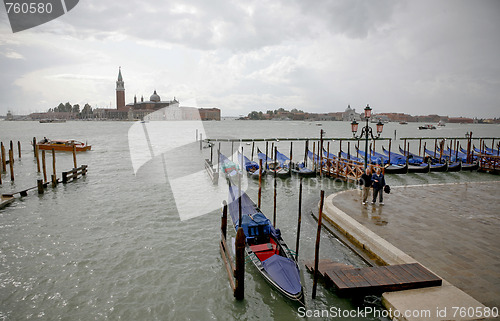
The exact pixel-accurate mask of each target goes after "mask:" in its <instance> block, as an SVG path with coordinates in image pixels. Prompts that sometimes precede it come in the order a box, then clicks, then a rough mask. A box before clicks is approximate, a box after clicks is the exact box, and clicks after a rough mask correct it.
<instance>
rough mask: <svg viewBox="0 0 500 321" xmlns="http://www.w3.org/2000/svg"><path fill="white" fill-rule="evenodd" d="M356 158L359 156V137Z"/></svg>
mask: <svg viewBox="0 0 500 321" xmlns="http://www.w3.org/2000/svg"><path fill="white" fill-rule="evenodd" d="M356 158H359V139H358V144H357V146H356Z"/></svg>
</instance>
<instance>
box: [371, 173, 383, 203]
mask: <svg viewBox="0 0 500 321" xmlns="http://www.w3.org/2000/svg"><path fill="white" fill-rule="evenodd" d="M372 186H373V200H372V204H375V202H376V201H377V194H378V195H380V196H379V203H380V205H384V186H385V179H384V175H383V174H382V173H380V168H377V169H376V170H375V174H373V175H372Z"/></svg>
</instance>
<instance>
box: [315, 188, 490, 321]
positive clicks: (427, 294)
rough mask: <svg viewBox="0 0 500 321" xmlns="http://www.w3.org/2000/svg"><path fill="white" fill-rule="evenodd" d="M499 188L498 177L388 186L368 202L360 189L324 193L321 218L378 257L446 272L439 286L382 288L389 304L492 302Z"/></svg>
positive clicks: (405, 307) (388, 262) (389, 262)
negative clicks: (375, 201)
mask: <svg viewBox="0 0 500 321" xmlns="http://www.w3.org/2000/svg"><path fill="white" fill-rule="evenodd" d="M499 192H500V181H490V182H470V183H453V184H434V185H415V186H401V187H395V186H393V187H392V190H391V193H390V194H385V195H384V198H385V206H379V205H375V206H373V205H362V204H361V191H359V190H348V191H343V192H339V193H336V194H333V195H330V196H328V197H327V198H326V200H325V210H324V219H325V220H326V221H328V222H330V223H331V224H333V225H334V226H335V227H336V228H337V230H339V231H340V233H342V234H343V235H345V236H347V238H348V239H349V240H351V242H352V243H354V244H355V245H356V246H357V247H358V248H359V249H361V250H364V251H367V252H369V253H370V254H371V255H373V256H374V257H375V258H376V260H377V261H378V262H380V263H381V264H384V265H399V264H411V263H419V264H421V265H422V266H424V267H425V268H426V269H427V270H429V271H431V272H432V273H434V274H435V275H437V276H439V277H440V278H442V279H443V283H442V286H439V287H428V288H422V289H412V290H403V291H397V292H385V293H383V295H382V303H383V304H384V306H385V307H386V308H387V309H392V310H395V309H397V310H399V311H404V310H414V309H431V310H436V308H437V307H439V309H444V308H447V309H448V311H450V310H451V309H452V308H453V307H457V306H460V307H461V306H463V307H478V309H485V308H494V307H498V306H499V304H500V283H499V282H498V280H499V279H500V270H499V269H498V262H499V260H500V247H499V243H498V236H497V235H498V229H499V228H500V223H499V221H498V207H499V206H500V199H499V198H498V193H499ZM431 319H432V320H449V319H450V316H449V315H448V319H446V318H439V317H435V318H434V317H433V318H431ZM431 319H426V320H431ZM460 319H461V320H476V319H480V318H475V317H465V318H460ZM406 320H421V319H418V318H406Z"/></svg>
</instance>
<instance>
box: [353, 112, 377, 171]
mask: <svg viewBox="0 0 500 321" xmlns="http://www.w3.org/2000/svg"><path fill="white" fill-rule="evenodd" d="M371 116H372V109H371V108H370V106H369V105H366V107H365V120H366V125H365V127H363V128H362V129H361V134H360V135H359V136H356V132H357V131H358V125H359V124H358V123H357V122H356V121H355V120H353V121H352V123H351V131H352V137H354V138H355V139H361V138H363V136H365V170H366V167H368V138H369V137H370V138H371V139H377V138H379V137H380V134H382V130H383V129H384V124H383V123H382V122H381V121H379V122H378V123H377V136H374V135H373V131H372V128H371V127H370V126H368V121H369V120H370V117H371Z"/></svg>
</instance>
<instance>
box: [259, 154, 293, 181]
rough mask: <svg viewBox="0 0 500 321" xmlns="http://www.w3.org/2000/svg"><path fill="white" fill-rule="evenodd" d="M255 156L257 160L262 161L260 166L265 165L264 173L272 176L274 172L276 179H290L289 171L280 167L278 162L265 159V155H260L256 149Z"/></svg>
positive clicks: (268, 158)
mask: <svg viewBox="0 0 500 321" xmlns="http://www.w3.org/2000/svg"><path fill="white" fill-rule="evenodd" d="M257 155H258V156H259V159H262V164H266V165H265V168H266V173H268V174H270V175H273V176H274V172H276V176H277V177H280V178H287V177H290V170H289V169H288V168H284V167H282V166H280V163H279V162H277V161H274V160H273V159H272V158H270V157H267V155H266V154H264V153H262V152H261V151H260V149H258V148H257Z"/></svg>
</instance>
